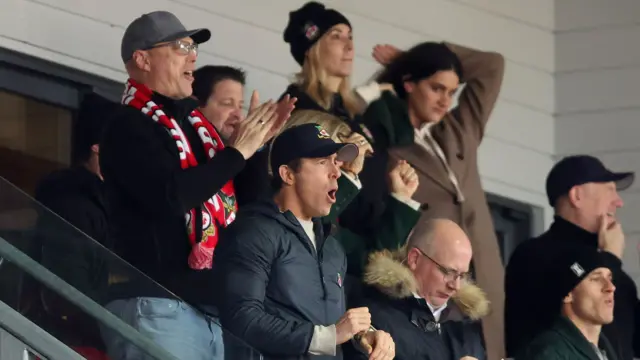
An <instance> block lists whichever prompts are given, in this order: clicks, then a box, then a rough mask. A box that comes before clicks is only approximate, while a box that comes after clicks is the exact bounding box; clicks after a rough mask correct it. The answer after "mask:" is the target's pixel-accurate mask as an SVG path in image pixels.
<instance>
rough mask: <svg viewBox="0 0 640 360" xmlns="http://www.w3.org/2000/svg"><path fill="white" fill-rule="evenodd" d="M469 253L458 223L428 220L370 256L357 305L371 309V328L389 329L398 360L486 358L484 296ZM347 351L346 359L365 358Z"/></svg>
mask: <svg viewBox="0 0 640 360" xmlns="http://www.w3.org/2000/svg"><path fill="white" fill-rule="evenodd" d="M472 254H473V252H472V248H471V243H470V241H469V238H468V236H467V235H466V234H465V232H464V231H463V230H462V229H461V228H460V226H458V225H457V224H456V223H454V222H453V221H450V220H446V219H431V220H427V221H424V222H421V223H419V224H418V225H417V226H416V227H415V229H414V231H413V232H412V233H411V235H410V236H409V239H408V240H407V245H406V246H405V247H403V248H402V249H400V250H398V251H396V252H393V253H392V252H389V251H383V252H379V253H375V254H373V255H372V256H371V257H370V262H369V265H368V266H367V268H366V270H365V275H364V281H365V283H366V284H367V287H366V289H365V291H364V296H363V297H362V298H361V299H360V301H359V303H358V304H357V306H366V307H368V308H369V312H370V313H371V324H372V330H373V329H378V330H384V331H386V332H388V333H389V334H391V337H392V338H393V339H394V341H395V344H396V357H395V359H396V360H405V359H406V360H408V359H421V360H428V359H434V360H435V359H438V360H449V359H451V360H460V359H465V360H467V359H479V360H480V359H485V358H486V354H485V349H484V347H483V344H482V330H481V326H480V319H481V318H482V317H483V316H484V315H486V314H487V313H488V301H487V298H486V295H485V294H484V292H483V291H482V290H481V289H480V288H478V287H477V286H475V285H473V284H472V283H471V282H470V275H469V265H470V262H471V257H472ZM349 351H350V352H351V356H352V357H349V358H354V359H365V358H366V357H363V355H361V354H359V353H358V351H357V350H355V348H353V349H352V350H351V349H350V350H349Z"/></svg>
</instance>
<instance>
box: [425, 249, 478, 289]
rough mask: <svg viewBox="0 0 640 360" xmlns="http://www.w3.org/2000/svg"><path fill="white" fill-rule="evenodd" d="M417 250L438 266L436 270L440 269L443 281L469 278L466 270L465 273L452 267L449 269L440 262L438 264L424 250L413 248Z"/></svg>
mask: <svg viewBox="0 0 640 360" xmlns="http://www.w3.org/2000/svg"><path fill="white" fill-rule="evenodd" d="M415 249H417V250H418V251H420V254H422V256H424V257H426V258H427V259H429V260H431V262H432V263H434V264H435V265H436V267H437V268H438V270H440V272H441V273H442V276H443V278H444V281H445V282H454V281H456V280H458V279H460V281H467V280H469V279H470V277H471V276H470V274H469V273H468V272H465V273H460V272H458V271H456V270H454V269H450V268H448V267H446V266H444V265H442V264H440V263H439V262H437V261H435V260H433V258H431V257H430V256H429V255H427V254H426V253H425V252H424V251H422V249H420V248H417V247H416V248H415Z"/></svg>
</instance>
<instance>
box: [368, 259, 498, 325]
mask: <svg viewBox="0 0 640 360" xmlns="http://www.w3.org/2000/svg"><path fill="white" fill-rule="evenodd" d="M405 253H406V250H405V249H400V250H398V251H395V252H391V251H389V250H383V251H380V252H375V253H373V254H371V255H369V264H368V265H367V267H366V268H365V273H364V282H365V283H366V284H367V285H370V286H373V287H375V288H376V289H378V290H379V291H381V292H382V293H384V294H385V295H387V296H389V297H391V298H394V299H403V298H408V297H411V296H413V294H414V293H417V289H418V286H417V283H416V280H415V278H414V276H413V274H412V273H411V270H409V268H407V267H406V266H405V265H404V264H402V260H403V259H404V258H405ZM452 300H453V302H454V304H455V305H456V307H457V308H458V309H460V311H461V312H462V314H463V315H465V316H467V317H469V318H470V319H472V320H477V319H480V318H482V317H483V316H485V315H487V314H488V313H489V300H488V299H487V296H486V294H485V292H484V291H483V290H482V289H480V288H479V287H478V286H477V285H475V284H473V283H470V282H465V283H463V284H462V285H461V286H460V289H459V290H458V291H457V292H456V294H455V295H454V296H453V297H452Z"/></svg>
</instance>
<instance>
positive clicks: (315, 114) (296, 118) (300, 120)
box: [268, 110, 351, 176]
mask: <svg viewBox="0 0 640 360" xmlns="http://www.w3.org/2000/svg"><path fill="white" fill-rule="evenodd" d="M304 124H318V125H320V126H322V128H323V129H325V130H326V131H327V132H328V133H329V136H331V139H332V140H333V141H335V142H337V143H341V142H342V140H343V139H344V138H346V137H348V136H349V134H351V128H350V127H349V125H347V124H345V122H344V121H342V120H340V118H338V117H337V116H334V115H331V114H329V113H327V112H324V111H319V110H297V111H294V112H293V114H291V118H289V120H287V123H286V124H285V126H284V127H283V128H282V130H280V132H279V133H278V135H276V137H277V136H279V135H280V134H282V132H283V131H285V130H287V129H290V128H292V127H294V126H299V125H304ZM274 142H275V137H274V139H273V141H271V144H270V145H269V156H268V161H269V164H271V147H272V146H273V143H274ZM269 175H271V176H273V172H272V171H271V166H269Z"/></svg>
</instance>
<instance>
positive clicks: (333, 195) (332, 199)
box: [327, 188, 338, 204]
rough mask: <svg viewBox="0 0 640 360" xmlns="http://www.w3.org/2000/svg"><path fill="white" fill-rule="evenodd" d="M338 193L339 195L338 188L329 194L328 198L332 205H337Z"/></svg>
mask: <svg viewBox="0 0 640 360" xmlns="http://www.w3.org/2000/svg"><path fill="white" fill-rule="evenodd" d="M337 193H338V188H335V189H331V190H329V191H328V192H327V197H328V198H329V202H330V203H332V204H335V202H336V194H337Z"/></svg>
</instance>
